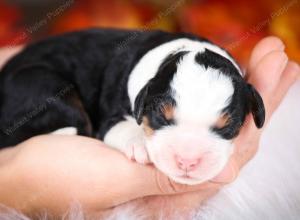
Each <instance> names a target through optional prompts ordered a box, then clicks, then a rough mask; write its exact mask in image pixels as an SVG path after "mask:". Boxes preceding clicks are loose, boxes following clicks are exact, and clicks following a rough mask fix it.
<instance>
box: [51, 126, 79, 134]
mask: <svg viewBox="0 0 300 220" xmlns="http://www.w3.org/2000/svg"><path fill="white" fill-rule="evenodd" d="M50 134H54V135H76V134H77V128H74V127H66V128H61V129H58V130H56V131H54V132H51V133H50Z"/></svg>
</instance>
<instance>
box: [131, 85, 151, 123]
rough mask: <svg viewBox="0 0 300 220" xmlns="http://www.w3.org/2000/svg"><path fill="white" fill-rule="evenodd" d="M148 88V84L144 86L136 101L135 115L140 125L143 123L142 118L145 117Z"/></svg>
mask: <svg viewBox="0 0 300 220" xmlns="http://www.w3.org/2000/svg"><path fill="white" fill-rule="evenodd" d="M148 88H149V86H148V85H146V86H144V88H143V89H141V91H140V92H139V94H138V95H137V97H136V98H135V101H134V110H133V116H134V117H135V119H136V122H137V123H138V124H139V125H140V124H141V123H142V119H143V113H144V109H145V100H146V97H147V95H148Z"/></svg>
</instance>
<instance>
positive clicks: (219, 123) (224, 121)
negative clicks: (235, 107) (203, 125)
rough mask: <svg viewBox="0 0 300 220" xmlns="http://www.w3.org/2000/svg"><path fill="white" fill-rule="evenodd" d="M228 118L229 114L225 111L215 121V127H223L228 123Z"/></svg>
mask: <svg viewBox="0 0 300 220" xmlns="http://www.w3.org/2000/svg"><path fill="white" fill-rule="evenodd" d="M229 118H230V117H229V115H228V114H227V113H225V114H222V115H221V116H220V117H219V118H218V120H217V122H216V123H215V126H216V128H223V127H225V126H226V125H227V124H228V122H229Z"/></svg>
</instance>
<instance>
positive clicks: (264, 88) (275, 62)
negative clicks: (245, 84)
mask: <svg viewBox="0 0 300 220" xmlns="http://www.w3.org/2000/svg"><path fill="white" fill-rule="evenodd" d="M287 62H288V57H287V55H286V54H285V53H284V52H282V51H273V52H271V53H268V54H267V55H265V56H264V57H263V58H262V60H261V61H260V62H259V63H258V65H257V66H256V67H255V68H254V70H253V73H251V75H250V77H249V83H251V84H252V85H253V86H254V87H255V88H256V89H257V90H258V92H259V93H260V95H261V96H262V98H263V100H264V102H265V103H266V104H268V102H269V100H270V97H272V96H273V93H274V91H275V88H277V85H278V83H279V79H280V77H281V75H282V72H283V70H284V69H285V67H286V65H287ZM267 107H268V106H267Z"/></svg>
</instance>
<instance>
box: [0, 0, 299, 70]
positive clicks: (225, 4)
mask: <svg viewBox="0 0 300 220" xmlns="http://www.w3.org/2000/svg"><path fill="white" fill-rule="evenodd" d="M87 27H121V28H141V29H145V30H147V29H154V28H159V29H163V30H167V31H174V32H175V31H187V32H192V33H195V34H197V35H201V36H204V37H206V38H209V39H211V40H212V41H214V42H216V43H218V44H220V45H221V46H223V47H224V48H226V49H228V50H229V51H230V52H231V53H232V54H233V55H234V56H235V57H236V58H237V59H238V60H239V61H240V63H241V64H243V65H246V62H247V60H248V58H249V54H250V51H251V49H252V48H253V46H254V45H255V44H256V43H257V41H259V40H260V39H261V38H262V37H265V36H268V35H276V36H279V37H280V38H282V39H283V40H284V41H285V43H286V45H287V52H288V54H289V56H290V57H291V58H292V59H295V60H297V61H298V62H300V28H299V27H300V2H299V1H298V0H276V1H275V0H264V1H258V0H252V1H244V0H240V1H235V0H202V1H201V0H164V1H161V0H132V1H129V0H52V1H49V0H43V1H42V0H40V1H37V0H6V3H3V2H1V3H0V46H5V45H6V46H14V45H17V44H22V43H25V42H29V41H31V40H36V39H38V38H42V37H44V36H47V35H55V34H58V33H62V32H66V31H73V30H79V29H82V28H87Z"/></svg>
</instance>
